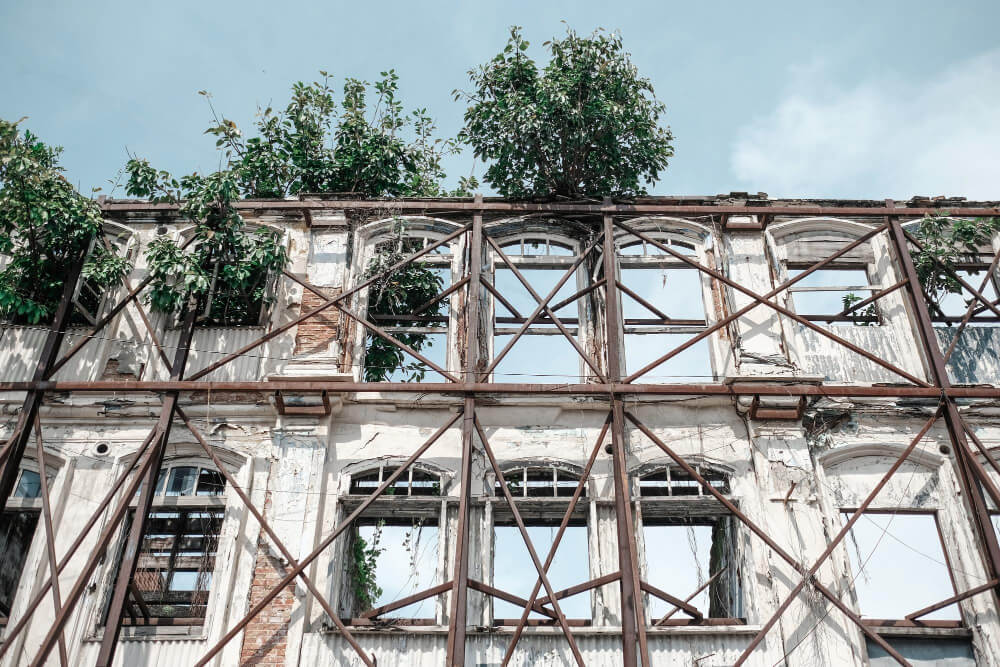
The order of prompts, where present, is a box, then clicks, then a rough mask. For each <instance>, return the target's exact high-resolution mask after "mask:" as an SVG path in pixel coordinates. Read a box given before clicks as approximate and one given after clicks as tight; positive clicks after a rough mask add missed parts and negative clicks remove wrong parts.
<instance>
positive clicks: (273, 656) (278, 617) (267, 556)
mask: <svg viewBox="0 0 1000 667" xmlns="http://www.w3.org/2000/svg"><path fill="white" fill-rule="evenodd" d="M270 504H271V499H270V494H269V495H268V500H267V503H266V504H265V508H266V507H267V506H269V505H270ZM265 511H266V509H265ZM287 573H288V570H287V569H286V568H285V566H284V565H282V564H281V560H280V559H279V558H275V557H274V556H272V555H271V551H270V549H269V548H268V546H267V537H266V536H265V535H264V534H263V533H262V534H261V536H260V539H259V540H258V541H257V561H256V564H255V565H254V570H253V582H252V583H251V584H250V607H249V608H253V607H254V606H255V605H256V604H257V603H258V602H260V600H261V599H262V598H263V597H264V596H265V595H267V594H268V593H269V592H270V591H271V590H272V589H273V588H274V587H275V586H276V585H277V584H278V583H279V582H280V581H281V580H282V579H283V578H284V577H285V575H286V574H287ZM294 602H295V584H289V585H288V586H286V587H285V589H284V590H283V591H281V592H280V593H278V596H277V597H276V598H274V600H272V601H271V603H270V604H269V605H267V606H266V607H264V610H263V611H261V612H260V613H259V614H257V616H256V617H255V618H254V619H253V620H252V621H250V623H249V624H248V625H247V627H246V630H244V632H243V649H242V651H240V665H241V666H246V665H260V666H261V667H279V666H280V667H284V665H285V648H286V647H287V645H288V624H289V622H290V621H291V618H292V605H293V604H294Z"/></svg>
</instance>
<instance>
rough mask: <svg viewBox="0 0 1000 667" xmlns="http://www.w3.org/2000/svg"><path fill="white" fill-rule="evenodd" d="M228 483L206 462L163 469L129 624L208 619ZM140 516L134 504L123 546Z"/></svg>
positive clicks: (143, 544)
mask: <svg viewBox="0 0 1000 667" xmlns="http://www.w3.org/2000/svg"><path fill="white" fill-rule="evenodd" d="M225 485H226V483H225V478H224V477H223V476H222V474H221V473H219V471H217V470H214V469H212V468H208V467H205V466H199V465H193V464H187V463H180V464H174V465H168V466H166V467H164V468H162V469H161V470H160V472H159V475H158V476H157V482H156V489H155V493H154V497H153V507H152V508H151V509H150V512H149V515H148V518H147V522H146V531H145V533H144V535H143V537H142V542H141V544H140V547H139V553H138V557H137V562H136V570H135V575H134V576H133V578H132V582H131V589H132V590H131V592H130V597H129V599H128V601H127V605H126V611H127V613H126V615H125V617H124V618H123V619H122V622H123V623H124V624H126V625H202V624H203V623H204V620H205V612H206V607H207V603H208V597H209V593H210V592H211V587H212V579H213V576H214V573H215V566H216V555H217V552H218V545H219V536H220V533H221V530H222V522H223V519H224V518H225V508H224V502H225V501H224V500H223V498H222V496H223V495H224V494H225ZM137 497H138V494H137ZM167 499H170V500H167ZM134 520H135V510H134V509H133V510H132V511H131V512H130V513H129V516H128V521H127V522H126V524H125V526H124V528H123V533H122V534H123V539H122V545H121V548H122V550H123V549H124V547H125V541H126V540H127V536H128V533H129V529H130V526H131V522H132V521H134ZM121 556H122V554H121V553H119V563H120V562H121ZM109 597H110V596H109ZM138 598H141V600H140V599H138Z"/></svg>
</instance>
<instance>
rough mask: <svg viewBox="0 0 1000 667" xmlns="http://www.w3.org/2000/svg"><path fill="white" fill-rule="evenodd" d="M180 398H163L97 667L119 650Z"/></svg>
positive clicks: (183, 352)
mask: <svg viewBox="0 0 1000 667" xmlns="http://www.w3.org/2000/svg"><path fill="white" fill-rule="evenodd" d="M200 306H201V304H200V303H189V304H188V305H187V312H186V313H185V314H184V324H183V328H182V329H181V333H180V335H179V336H178V339H177V350H176V351H175V353H174V359H173V364H172V365H171V367H170V379H171V380H180V379H182V378H183V377H184V370H185V368H186V367H187V361H188V353H189V352H190V349H191V340H192V339H193V338H194V329H195V319H196V318H197V315H198V312H199V311H200V310H201V308H200ZM178 397H179V393H178V392H176V391H173V392H169V393H167V395H166V396H164V397H163V405H162V407H161V408H160V418H159V425H158V429H159V431H160V436H159V440H158V442H157V444H156V446H155V447H154V448H153V449H152V451H151V453H150V455H151V456H152V458H153V465H151V466H150V467H149V470H148V471H147V473H146V479H145V481H144V482H143V485H142V488H141V491H140V493H139V502H138V504H137V505H136V508H135V511H134V513H133V515H132V522H131V525H130V526H129V531H128V537H127V539H126V542H125V548H124V551H123V552H122V558H121V562H120V563H119V566H118V572H117V573H116V574H115V579H114V581H115V583H114V587H113V590H112V593H111V602H110V604H109V605H108V610H107V619H106V621H105V624H104V635H103V636H102V637H101V650H100V652H99V653H98V655H97V663H96V664H97V667H111V665H112V663H113V662H114V659H115V652H116V651H117V649H118V637H119V636H120V635H121V620H122V613H123V611H124V609H125V604H126V602H127V601H128V594H129V585H130V584H131V583H132V579H133V578H134V577H135V570H136V567H137V566H138V564H139V552H140V550H141V548H142V541H143V538H144V537H145V534H146V526H147V525H148V524H149V513H150V510H151V509H152V507H153V497H154V496H155V495H156V484H157V479H158V477H159V474H160V468H161V467H162V466H163V457H164V455H165V454H166V451H167V443H168V441H169V440H170V429H171V426H173V422H174V411H175V409H176V408H177V399H178ZM43 651H44V648H43Z"/></svg>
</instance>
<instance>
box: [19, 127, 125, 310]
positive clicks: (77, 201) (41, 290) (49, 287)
mask: <svg viewBox="0 0 1000 667" xmlns="http://www.w3.org/2000/svg"><path fill="white" fill-rule="evenodd" d="M23 120H24V119H23V118H22V119H21V120H19V121H16V122H9V121H5V120H0V253H3V254H5V255H7V256H8V258H9V261H8V262H7V265H6V266H5V267H4V268H3V270H2V271H0V317H2V318H3V319H6V320H9V321H13V322H18V323H28V324H37V323H38V322H42V321H45V320H48V319H49V318H51V317H52V315H53V314H54V313H55V309H56V307H57V306H58V305H59V302H60V300H61V299H62V293H63V289H64V285H65V282H66V280H67V279H69V278H70V277H71V273H72V267H74V266H78V262H79V261H80V258H81V257H82V256H83V255H84V253H88V250H89V253H88V254H87V258H86V261H85V263H84V265H83V269H82V276H83V278H84V280H87V281H89V284H90V287H91V288H93V289H94V290H96V291H97V292H98V293H100V292H101V291H104V290H106V289H108V288H110V287H112V286H114V285H117V284H119V283H120V282H121V280H122V278H123V277H124V275H125V273H126V271H127V270H128V264H127V261H126V260H125V258H123V257H121V256H120V255H117V254H116V253H114V252H113V251H111V250H110V249H109V248H108V247H107V246H106V245H105V244H103V243H101V242H95V240H96V239H98V238H99V236H100V234H101V231H102V228H103V224H104V220H103V218H102V217H101V209H100V207H99V206H98V205H97V204H96V203H95V202H94V201H93V200H92V199H90V198H88V197H84V196H83V195H81V194H80V193H79V192H77V191H76V189H75V188H74V187H73V186H72V185H71V184H70V183H69V181H67V180H66V178H65V177H64V176H63V174H62V168H61V167H60V166H59V155H60V154H61V152H62V149H61V148H58V147H52V146H48V145H46V144H45V143H43V142H42V141H41V140H40V139H39V138H38V137H37V136H35V135H34V134H32V133H31V132H30V131H27V130H25V131H24V132H23V133H22V132H21V131H20V129H19V127H18V125H19V124H20V123H21V121H23ZM91 245H93V247H92V248H91Z"/></svg>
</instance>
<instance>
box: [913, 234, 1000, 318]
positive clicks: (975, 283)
mask: <svg viewBox="0 0 1000 667" xmlns="http://www.w3.org/2000/svg"><path fill="white" fill-rule="evenodd" d="M993 257H994V253H993V252H992V251H986V250H982V251H981V252H980V253H978V257H977V258H976V259H977V261H964V262H960V263H958V264H955V265H954V267H953V268H954V269H955V271H956V273H958V274H959V275H960V276H962V278H963V279H964V280H965V282H967V283H968V284H969V285H971V286H972V287H974V288H976V289H978V288H979V286H980V285H981V284H982V282H983V273H984V272H986V271H988V270H989V268H990V264H991V263H992V261H993ZM962 274H965V275H962ZM991 288H992V289H991ZM991 292H992V294H991ZM982 294H983V296H984V297H986V299H987V300H990V301H993V302H994V305H1000V268H998V270H996V271H994V272H993V274H992V275H990V276H989V281H988V282H987V284H986V287H985V288H983V290H982ZM951 296H955V297H958V298H961V299H962V300H963V301H964V304H963V306H962V308H961V309H960V310H957V311H956V312H955V313H954V314H949V313H947V312H945V314H944V315H941V314H939V313H938V312H937V311H936V310H934V309H929V310H930V316H931V323H932V324H933V325H934V326H935V327H953V326H954V325H956V324H958V323H960V322H961V321H962V320H963V319H964V318H965V313H966V310H967V308H968V305H969V302H970V301H975V303H976V305H975V307H974V308H973V310H972V315H971V317H970V319H969V324H968V326H977V325H981V326H988V327H1000V317H997V316H996V314H995V313H993V312H992V311H991V310H990V309H989V308H987V307H986V306H985V305H984V304H983V302H982V301H980V300H979V299H978V298H976V297H975V296H973V295H972V294H970V293H969V292H968V291H967V290H966V289H964V288H963V289H962V293H961V294H956V295H951ZM991 296H992V299H991Z"/></svg>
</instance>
